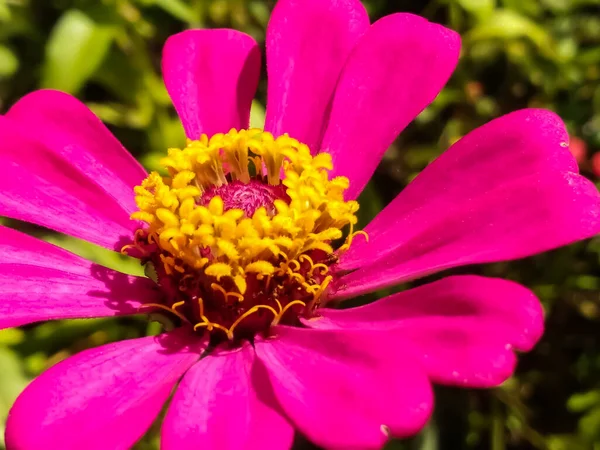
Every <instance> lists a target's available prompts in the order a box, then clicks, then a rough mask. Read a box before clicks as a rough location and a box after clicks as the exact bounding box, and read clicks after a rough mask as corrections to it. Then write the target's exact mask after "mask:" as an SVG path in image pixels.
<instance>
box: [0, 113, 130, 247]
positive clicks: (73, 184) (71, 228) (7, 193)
mask: <svg viewBox="0 0 600 450" xmlns="http://www.w3.org/2000/svg"><path fill="white" fill-rule="evenodd" d="M72 159H74V157H73V158H71V157H67V155H66V154H65V153H64V152H63V153H59V152H56V151H54V150H50V149H48V147H46V146H45V145H43V144H42V143H41V142H39V141H35V140H32V139H30V138H29V137H28V136H27V135H26V134H24V130H23V127H22V126H21V124H20V123H18V122H14V121H12V120H10V119H7V118H6V117H0V162H1V163H2V165H3V167H4V168H5V170H4V172H3V175H2V177H0V215H2V216H6V217H10V218H13V219H18V220H24V221H26V222H30V223H34V224H36V225H41V226H43V227H47V228H50V229H53V230H56V231H59V232H61V233H66V234H69V235H71V236H75V237H78V238H81V239H84V240H87V241H90V242H93V243H95V244H98V245H102V246H104V247H107V248H110V249H114V250H120V249H121V247H122V246H123V245H124V244H127V243H130V242H131V239H132V236H133V233H134V231H135V229H136V228H137V226H138V225H137V224H136V223H135V222H134V221H132V220H131V219H130V218H129V215H130V213H131V212H132V211H131V210H126V209H123V206H122V204H120V203H127V202H126V201H123V202H118V201H116V200H115V198H114V197H113V196H112V195H109V194H108V193H107V191H105V190H104V188H103V187H101V186H100V185H99V184H97V183H96V181H94V180H93V179H92V178H90V177H89V176H88V174H87V172H86V171H85V168H84V165H85V164H83V165H82V166H81V167H78V166H77V165H76V164H75V163H73V162H72V161H71V160H72ZM77 164H82V162H81V160H79V162H78V163H77ZM94 170H96V169H93V168H90V171H91V173H92V174H93V173H94ZM98 170H100V169H98ZM117 183H118V182H117ZM131 196H132V197H133V190H132V191H131Z"/></svg>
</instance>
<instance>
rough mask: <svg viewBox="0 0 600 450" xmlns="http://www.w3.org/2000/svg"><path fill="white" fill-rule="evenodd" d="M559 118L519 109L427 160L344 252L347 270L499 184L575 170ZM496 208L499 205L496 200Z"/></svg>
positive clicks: (391, 248) (382, 253) (378, 256)
mask: <svg viewBox="0 0 600 450" xmlns="http://www.w3.org/2000/svg"><path fill="white" fill-rule="evenodd" d="M568 141H569V136H568V135H567V131H566V130H565V126H564V124H563V123H562V121H561V119H560V117H558V116H557V115H556V114H554V113H553V112H550V111H546V110H541V109H523V110H520V111H516V112H513V113H510V114H507V115H505V116H503V117H500V118H498V119H495V120H492V121H491V122H489V123H487V124H485V125H483V126H482V127H479V128H477V129H475V130H474V131H472V132H471V133H469V134H467V135H466V136H465V137H463V138H462V139H460V140H459V141H458V142H456V143H455V144H454V145H453V146H452V147H450V149H449V150H447V151H446V152H445V153H443V154H442V155H441V156H440V157H439V158H437V159H436V160H435V161H434V162H433V163H431V164H430V165H429V166H428V167H427V168H426V169H425V170H423V172H422V173H421V174H419V176H418V177H417V178H416V179H415V180H413V181H412V182H411V183H410V184H409V185H408V186H407V187H406V189H404V191H402V192H401V193H400V195H398V197H396V199H394V201H393V202H392V203H390V205H388V207H387V208H385V209H384V210H383V211H382V212H381V213H380V214H378V215H377V217H376V218H375V219H374V220H373V221H372V222H371V223H370V224H369V225H368V226H367V227H366V228H365V231H366V232H367V233H368V234H369V242H368V245H367V243H366V242H365V241H364V240H362V239H357V240H356V241H355V242H354V243H353V245H352V247H351V248H350V250H349V251H348V252H347V253H345V254H344V255H343V256H342V259H341V261H340V265H339V267H340V269H342V270H349V269H352V268H355V267H360V266H362V265H364V264H365V261H366V262H367V263H372V262H374V261H376V260H378V259H383V258H384V257H385V255H386V253H390V252H392V251H394V250H395V249H396V248H397V247H399V246H401V245H404V244H405V243H406V242H408V241H409V240H410V239H412V238H413V237H414V236H416V235H418V234H419V233H421V232H422V231H423V228H424V227H427V226H428V225H429V223H431V222H432V221H435V220H436V218H438V217H440V218H443V217H445V215H447V214H448V213H450V212H452V210H453V209H454V208H455V207H456V205H461V204H462V203H464V202H467V201H470V200H471V199H473V198H474V197H475V196H478V195H479V196H481V195H484V194H486V193H488V192H491V191H493V190H495V189H498V188H500V187H501V186H504V185H507V184H509V183H511V182H513V181H516V180H518V179H520V178H523V177H525V176H528V175H533V174H536V173H538V172H544V171H546V170H555V171H560V172H574V173H577V172H578V166H577V163H576V161H575V160H574V158H573V157H572V156H571V153H570V152H569V150H568ZM499 207H501V206H500V205H499Z"/></svg>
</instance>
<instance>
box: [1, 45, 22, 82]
mask: <svg viewBox="0 0 600 450" xmlns="http://www.w3.org/2000/svg"><path fill="white" fill-rule="evenodd" d="M18 68H19V60H18V59H17V57H16V56H15V54H14V53H13V52H12V50H11V49H9V48H8V47H6V46H4V45H0V78H7V77H10V76H11V75H13V74H14V73H15V72H16V71H17V69H18Z"/></svg>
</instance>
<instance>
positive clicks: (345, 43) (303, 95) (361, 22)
mask: <svg viewBox="0 0 600 450" xmlns="http://www.w3.org/2000/svg"><path fill="white" fill-rule="evenodd" d="M368 28H369V17H368V15H367V13H366V11H365V8H364V6H362V5H361V3H360V2H359V1H358V0H280V1H279V2H277V6H276V7H275V9H274V10H273V14H272V15H271V20H270V22H269V26H268V28H267V70H268V83H269V85H268V96H267V117H266V124H265V130H267V131H270V132H272V133H273V134H274V135H276V136H279V135H281V134H283V133H288V134H289V135H290V136H292V137H293V138H295V139H298V140H299V141H300V142H303V143H305V144H306V145H308V146H309V147H310V148H311V150H312V151H313V153H316V152H317V151H318V150H319V148H318V145H319V143H320V139H321V136H322V133H323V131H324V130H323V127H324V126H325V124H326V119H327V111H328V106H329V103H330V101H331V98H332V95H333V91H334V88H335V85H336V83H337V81H338V78H339V76H340V73H341V71H342V67H343V66H344V63H345V62H346V59H347V58H348V55H349V54H350V51H351V50H352V48H353V47H354V45H355V44H356V42H357V41H358V39H359V38H360V37H361V36H362V35H363V34H364V32H365V31H366V30H367V29H368Z"/></svg>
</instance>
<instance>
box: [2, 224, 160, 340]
mask: <svg viewBox="0 0 600 450" xmlns="http://www.w3.org/2000/svg"><path fill="white" fill-rule="evenodd" d="M160 295H161V294H160V292H159V291H158V290H157V289H156V285H155V284H154V283H153V282H152V281H151V280H149V279H147V278H139V277H133V276H129V275H125V274H122V273H119V272H115V271H113V270H110V269H107V268H106V267H102V266H99V265H97V264H94V263H92V262H90V261H87V260H85V259H83V258H80V257H79V256H76V255H74V254H72V253H69V252H67V251H66V250H63V249H61V248H58V247H56V246H54V245H52V244H48V243H47V242H43V241H40V240H38V239H35V238H32V237H31V236H27V235H25V234H23V233H19V232H18V231H15V230H11V229H10V228H5V227H0V329H1V328H8V327H16V326H20V325H25V324H28V323H32V322H37V321H40V320H52V319H71V318H89V317H108V316H116V315H125V314H135V313H137V312H138V309H139V307H140V305H141V304H142V303H146V302H152V301H155V302H156V301H157V299H158V298H159V296H160Z"/></svg>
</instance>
